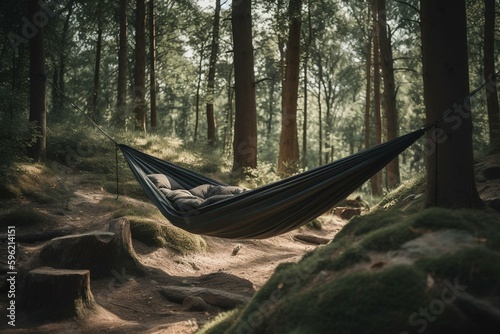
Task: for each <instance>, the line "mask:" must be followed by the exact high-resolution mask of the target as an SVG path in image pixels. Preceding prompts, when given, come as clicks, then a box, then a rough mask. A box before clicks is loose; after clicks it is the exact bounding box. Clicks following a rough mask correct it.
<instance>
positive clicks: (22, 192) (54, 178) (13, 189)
mask: <svg viewBox="0 0 500 334" xmlns="http://www.w3.org/2000/svg"><path fill="white" fill-rule="evenodd" d="M2 181H3V182H2V186H0V191H2V195H1V197H2V198H3V199H14V198H20V197H26V198H28V199H30V200H32V201H34V202H36V203H39V204H57V203H66V202H67V201H68V198H69V197H71V195H72V193H73V192H72V190H71V189H69V188H68V187H67V186H66V185H65V184H64V180H63V179H62V178H61V176H60V175H58V174H57V173H56V172H55V171H54V170H52V169H51V168H49V167H47V166H45V165H42V164H17V165H14V166H12V167H11V168H10V169H9V171H8V172H7V174H6V175H5V176H4V177H2Z"/></svg>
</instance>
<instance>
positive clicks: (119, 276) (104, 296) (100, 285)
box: [0, 168, 345, 334]
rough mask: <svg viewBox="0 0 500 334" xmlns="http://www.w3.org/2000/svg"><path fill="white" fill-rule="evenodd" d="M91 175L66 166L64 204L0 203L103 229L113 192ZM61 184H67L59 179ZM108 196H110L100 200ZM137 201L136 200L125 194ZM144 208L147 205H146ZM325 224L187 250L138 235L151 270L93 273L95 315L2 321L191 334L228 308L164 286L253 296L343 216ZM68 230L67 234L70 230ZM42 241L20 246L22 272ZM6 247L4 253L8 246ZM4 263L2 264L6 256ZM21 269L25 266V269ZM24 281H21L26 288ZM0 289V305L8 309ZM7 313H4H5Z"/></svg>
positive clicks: (78, 229) (24, 328) (57, 225)
mask: <svg viewBox="0 0 500 334" xmlns="http://www.w3.org/2000/svg"><path fill="white" fill-rule="evenodd" d="M92 178H93V175H92V174H91V173H85V172H80V171H76V170H71V169H69V168H68V169H64V175H62V177H59V178H58V180H57V181H56V184H54V187H66V188H68V187H69V188H71V189H74V195H73V196H71V197H70V198H68V199H67V201H66V203H64V204H62V203H57V204H38V203H36V202H32V201H31V200H30V199H29V198H21V199H16V200H4V201H0V202H1V203H0V209H6V208H8V209H9V210H12V209H14V208H15V207H26V206H29V207H30V208H32V209H35V210H37V211H39V212H41V213H43V214H44V215H46V216H47V217H49V218H50V220H51V221H52V222H51V224H50V225H51V226H50V230H52V231H56V230H61V231H70V233H72V234H74V233H82V232H89V231H95V230H104V229H106V227H107V225H108V224H107V223H108V222H109V221H110V220H112V217H111V213H110V210H109V207H108V205H109V199H114V197H115V196H114V195H112V194H110V193H108V192H106V191H104V190H103V189H102V188H100V187H97V186H95V185H92V182H89V181H90V180H91V179H92ZM61 183H62V184H61ZM104 199H108V201H103V200H104ZM127 200H130V201H136V200H134V199H127ZM146 205H147V204H146ZM321 220H322V229H321V230H316V229H312V228H306V227H303V228H301V229H300V230H296V231H293V232H290V233H287V234H284V235H281V236H277V237H274V238H270V239H266V240H226V239H219V238H212V237H204V238H205V240H206V242H207V250H206V251H205V252H202V253H196V254H187V255H183V254H180V253H178V252H176V251H175V250H173V249H169V248H168V247H161V248H158V247H150V246H147V245H146V244H144V243H142V242H140V241H137V240H135V239H133V246H134V248H135V251H136V253H137V256H138V259H139V261H140V262H141V263H142V264H143V265H145V266H146V267H147V268H148V274H147V275H146V276H144V277H136V276H132V275H128V273H126V272H125V271H122V272H121V273H115V274H114V277H111V278H104V279H92V278H91V290H92V294H93V295H94V298H95V300H96V302H97V304H98V305H99V306H100V308H99V310H98V311H97V312H96V313H93V314H92V315H90V316H88V317H87V318H79V319H71V320H67V321H60V322H45V323H43V322H33V321H30V320H29V319H28V318H27V317H26V315H25V314H23V313H22V312H19V313H18V314H17V317H16V327H15V328H12V327H10V326H7V324H6V322H7V321H6V320H5V317H3V318H4V320H2V323H1V324H0V329H1V331H2V332H3V333H16V334H20V333H166V334H187V333H194V332H196V330H197V329H198V328H200V327H201V326H203V324H204V323H205V322H207V321H208V320H210V319H212V318H213V317H215V316H216V315H217V314H218V313H220V312H222V311H225V310H224V309H220V308H217V307H212V306H210V307H209V308H208V310H206V311H203V312H193V311H189V310H187V309H186V308H185V307H184V306H183V305H181V304H177V303H172V302H170V301H168V300H167V299H165V298H164V297H163V296H162V295H161V294H160V293H159V287H161V286H167V285H174V286H191V287H205V288H212V289H217V290H223V291H227V292H232V293H237V294H240V295H243V296H247V297H251V296H252V295H253V294H254V293H255V291H257V290H258V289H259V288H260V287H261V286H262V285H263V284H264V283H265V282H266V280H267V279H268V278H269V277H270V276H271V275H272V273H273V272H274V270H275V268H276V267H277V266H278V265H279V264H280V263H283V262H297V261H298V260H299V259H300V258H301V257H302V256H303V255H304V254H306V253H307V252H309V251H311V250H313V249H314V248H315V247H317V245H315V244H310V243H305V242H302V241H299V240H297V239H296V238H295V237H294V236H295V235H297V234H299V233H300V234H308V235H315V236H319V237H321V238H326V239H328V240H331V239H332V238H333V237H334V235H335V234H336V233H337V232H338V231H339V230H340V229H341V228H342V226H343V225H344V224H345V221H343V220H341V219H340V218H338V217H335V216H325V217H322V219H321ZM16 229H17V230H16V234H17V235H22V234H29V233H36V232H37V231H39V232H42V231H40V228H36V227H35V228H34V227H29V226H26V227H23V226H16ZM66 233H67V232H66ZM44 244H45V242H38V243H23V242H21V243H20V244H19V245H18V249H17V252H18V253H17V256H18V262H17V266H18V270H20V271H22V270H23V269H24V270H28V269H31V268H29V263H30V260H31V259H33V258H34V257H36V256H37V254H38V252H39V251H40V249H41V248H42V247H43V245H44ZM1 248H2V252H3V253H2V254H4V253H5V254H6V253H7V252H6V250H4V249H3V246H2V247H1ZM235 253H236V254H235ZM2 262H3V261H2ZM23 266H24V268H23ZM22 284H23V282H17V285H18V286H19V289H21V290H22ZM6 294H7V293H6V292H5V293H2V296H1V298H0V306H1V308H2V309H3V310H5V309H6V305H7V301H6V300H4V299H5V295H6ZM2 314H3V312H2Z"/></svg>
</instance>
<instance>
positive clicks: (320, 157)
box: [318, 59, 323, 166]
mask: <svg viewBox="0 0 500 334" xmlns="http://www.w3.org/2000/svg"><path fill="white" fill-rule="evenodd" d="M318 70H319V74H318V76H319V82H318V124H319V129H318V137H319V138H318V141H319V161H318V164H319V166H321V165H323V111H322V104H321V80H322V78H323V65H322V64H321V59H320V60H319V62H318Z"/></svg>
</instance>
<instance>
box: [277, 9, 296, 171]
mask: <svg viewBox="0 0 500 334" xmlns="http://www.w3.org/2000/svg"><path fill="white" fill-rule="evenodd" d="M301 7H302V0H293V1H290V5H289V8H288V14H289V19H290V28H289V32H288V41H287V43H286V60H285V63H286V65H285V66H286V67H285V85H284V87H283V113H282V115H283V116H282V120H281V136H280V150H279V158H278V171H279V172H280V173H281V174H283V175H290V174H292V173H293V172H295V171H296V168H297V167H298V163H299V140H298V135H297V98H298V93H299V71H300V67H299V65H300V29H301V25H302V22H301V17H300V16H301Z"/></svg>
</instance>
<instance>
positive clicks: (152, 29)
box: [149, 0, 158, 130]
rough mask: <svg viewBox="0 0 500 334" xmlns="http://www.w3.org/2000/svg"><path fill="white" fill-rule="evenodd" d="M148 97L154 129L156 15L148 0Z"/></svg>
mask: <svg viewBox="0 0 500 334" xmlns="http://www.w3.org/2000/svg"><path fill="white" fill-rule="evenodd" d="M149 66H150V71H149V81H150V87H149V95H150V96H149V97H150V99H151V101H150V107H149V109H150V112H151V129H152V130H154V129H156V127H157V125H158V116H157V114H156V15H155V2H154V0H149Z"/></svg>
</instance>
